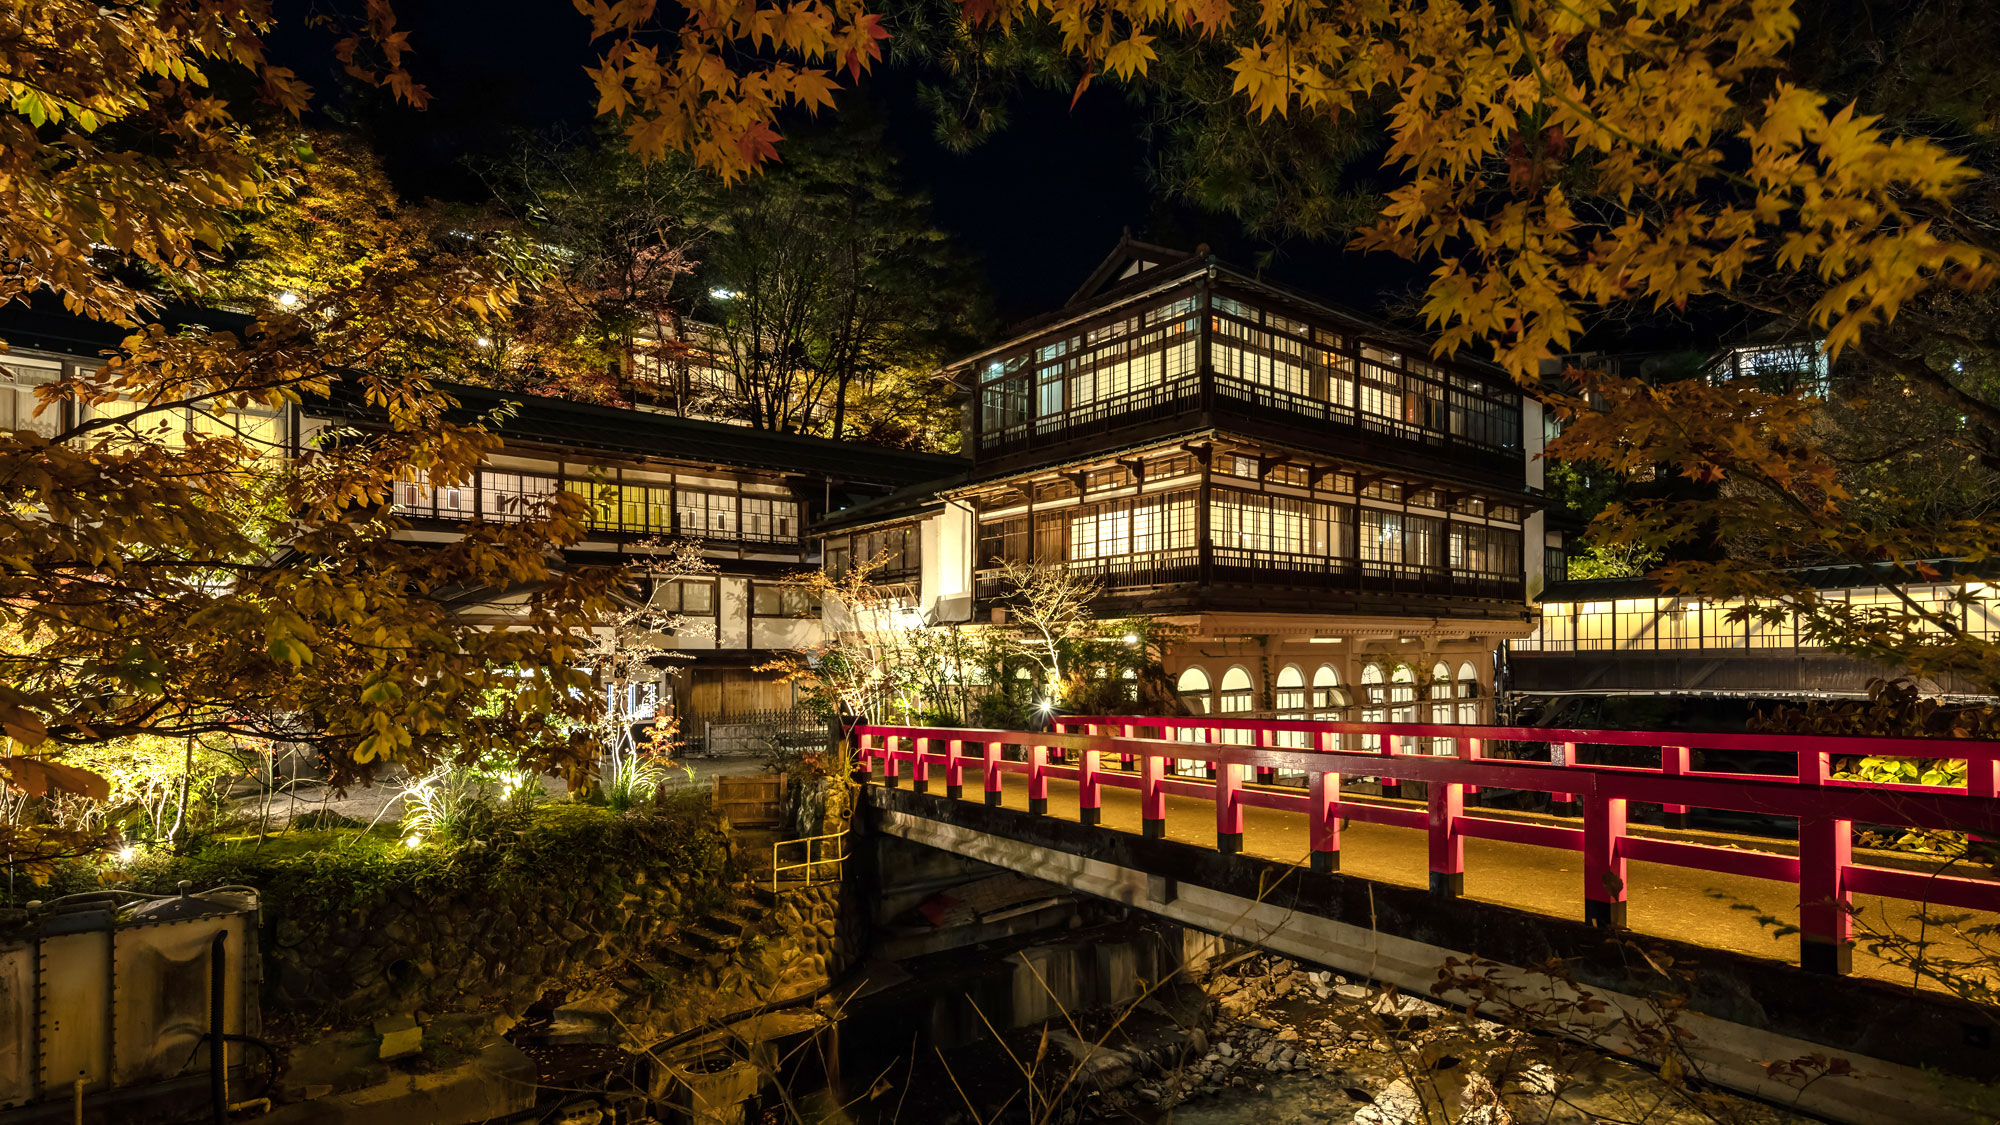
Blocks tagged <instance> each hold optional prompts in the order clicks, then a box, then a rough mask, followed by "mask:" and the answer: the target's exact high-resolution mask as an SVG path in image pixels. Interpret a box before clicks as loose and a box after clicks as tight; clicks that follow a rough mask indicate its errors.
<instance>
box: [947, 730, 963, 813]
mask: <svg viewBox="0 0 2000 1125" xmlns="http://www.w3.org/2000/svg"><path fill="white" fill-rule="evenodd" d="M944 795H945V796H947V797H950V798H951V799H952V800H954V801H956V800H958V799H959V798H961V797H963V796H965V742H964V741H963V740H961V739H957V738H947V739H945V740H944Z"/></svg>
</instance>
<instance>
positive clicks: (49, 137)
mask: <svg viewBox="0 0 2000 1125" xmlns="http://www.w3.org/2000/svg"><path fill="white" fill-rule="evenodd" d="M272 26H273V16H272V11H271V9H270V7H269V6H268V5H265V4H263V3H259V2H255V0H244V2H225V0H191V2H178V3H159V4H146V5H127V6H115V7H103V6H98V5H92V4H81V3H73V2H70V0H8V2H7V3H4V4H0V106H4V110H0V135H4V138H5V144H4V145H0V214H4V221H0V252H4V255H5V258H6V260H7V267H6V270H5V271H4V276H0V304H6V303H12V302H23V301H29V300H35V301H47V300H59V301H60V302H61V303H62V304H63V305H64V306H66V307H67V308H68V309H69V310H70V311H72V312H74V313H78V314H82V315H83V316H85V317H88V318H91V319H94V320H98V321H105V322H111V323H112V324H114V325H117V326H120V328H121V329H122V330H123V331H124V332H126V333H128V335H126V336H125V338H124V340H123V342H122V343H121V344H120V345H119V346H117V347H116V348H113V349H111V350H110V351H109V352H108V353H107V354H106V355H105V356H104V357H103V359H102V362H101V363H99V364H97V365H95V366H92V365H90V364H81V365H73V366H71V367H69V368H67V369H66V370H65V373H64V374H63V375H62V376H61V377H59V378H56V379H54V380H53V381H51V382H47V383H45V384H43V385H41V386H40V387H38V389H37V393H38V395H39V403H40V407H41V411H42V419H43V424H41V425H39V426H38V427H36V428H31V429H19V430H11V429H10V430H4V431H0V545H3V546H0V637H4V638H5V642H6V643H5V644H4V645H0V733H4V735H5V736H6V739H7V740H8V742H7V745H8V746H9V748H10V753H9V754H8V755H7V756H6V757H5V758H4V759H0V769H4V771H5V773H6V775H7V779H8V780H9V782H10V784H11V785H12V786H13V790H12V791H14V792H22V793H27V794H29V795H30V796H34V795H37V794H39V795H41V796H44V797H46V796H48V795H49V794H50V792H51V791H52V790H54V789H68V790H72V791H82V792H89V791H91V790H92V789H93V788H101V786H102V783H101V781H92V780H91V778H90V775H89V774H88V773H87V772H83V771H76V770H73V769H68V767H66V766H65V765H64V763H63V761H62V760H63V759H66V758H68V759H74V758H75V757H76V754H77V752H78V750H79V749H81V748H88V747H97V746H103V745H106V744H109V743H112V742H114V741H116V740H121V739H126V740H129V739H147V738H151V739H161V738H166V739H179V740H186V739H206V738H210V737H214V738H224V739H244V740H253V741H277V742H289V743H294V744H297V745H300V746H303V747H307V748H311V749H313V750H316V751H317V752H319V754H320V755H321V756H322V758H323V759H324V761H325V762H326V764H327V766H328V769H329V774H330V776H331V778H332V780H333V781H334V783H335V784H344V783H346V782H348V781H351V780H355V779H365V778H366V777H367V776H368V775H369V774H370V773H372V772H373V771H374V770H375V769H376V768H378V767H379V766H380V765H382V764H383V763H386V762H390V761H396V762H401V763H406V764H409V765H411V766H412V767H416V768H422V767H423V766H424V765H425V764H427V763H431V762H436V761H441V760H452V759H457V758H464V757H467V756H475V757H476V756H479V755H482V754H485V753H489V752H503V753H505V754H507V755H510V756H512V757H514V758H516V759H517V760H519V761H521V762H522V763H523V764H524V765H528V766H532V767H535V768H541V769H564V770H570V771H572V772H574V771H578V770H580V769H583V768H586V767H587V764H588V762H589V761H590V760H591V759H592V757H593V746H592V743H591V740H590V737H589V733H588V730H587V721H588V720H589V719H590V718H593V717H594V710H595V708H594V707H593V705H592V694H593V693H592V692H591V691H590V690H589V689H590V687H591V683H592V672H591V669H590V668H589V667H588V666H587V664H586V663H585V661H584V649H583V647H582V645H581V641H580V638H581V636H582V635H583V634H584V632H585V631H587V630H588V629H589V627H590V626H591V625H592V624H593V623H594V622H595V621H596V620H597V619H598V618H599V617H600V616H601V615H602V614H603V613H604V612H605V611H606V610H607V608H608V607H609V605H610V604H611V601H610V594H611V590H612V588H613V585H614V584H615V581H616V576H615V575H613V574H611V573H601V572H596V571H591V570H588V569H582V568H574V567H565V566H564V565H563V564H562V563H561V556H560V550H561V548H562V547H563V546H565V545H567V544H570V543H573V542H575V541H577V540H578V539H579V538H580V537H581V536H582V534H583V527H584V523H583V521H584V513H583V511H582V510H581V502H580V501H579V500H577V499H575V498H572V497H568V496H557V497H554V498H552V499H551V500H550V501H549V503H548V504H547V505H546V507H543V508H539V509H535V510H530V511H522V512H519V513H515V514H516V515H518V516H519V517H521V518H520V519H519V520H518V522H507V523H487V524H477V523H476V524H473V525H470V526H468V527H467V529H466V530H465V533H464V535H463V536H462V537H460V538H459V539H457V540H455V541H452V542H448V543H441V544H419V543H415V542H410V541H407V540H405V539H402V538H399V536H398V534H397V532H398V531H399V529H400V528H401V526H402V524H401V521H400V520H399V519H398V518H397V517H396V515H395V514H394V511H393V509H392V508H391V506H390V504H391V495H392V488H393V487H394V486H395V485H396V484H397V482H399V481H418V482H423V483H424V484H426V485H428V486H440V485H452V484H463V483H465V482H467V481H468V480H469V479H470V478H471V475H472V474H473V473H475V472H476V471H477V467H478V465H479V463H480V460H481V458H482V457H483V456H485V455H486V454H488V453H489V452H491V451H492V450H493V449H494V448H495V447H496V442H497V439H496V438H494V436H493V435H492V434H491V433H490V432H489V431H488V429H487V428H485V426H483V425H482V424H481V423H482V421H484V420H483V419H469V418H466V417H464V416H463V415H462V413H459V412H455V410H454V407H455V404H454V403H453V401H452V400H451V398H450V397H449V396H448V395H447V394H445V393H443V392H442V391H440V390H439V389H438V387H437V385H436V383H435V382H434V378H435V374H436V372H435V368H434V362H435V360H436V359H437V357H438V356H439V355H440V354H443V353H446V352H448V351H450V350H451V348H452V346H453V343H454V341H456V340H458V339H460V338H461V337H462V336H463V335H464V334H465V333H466V332H467V331H468V330H475V331H476V330H477V328H478V326H480V325H494V324H498V323H501V322H503V321H504V320H505V318H506V317H507V316H508V315H509V312H510V309H511V308H512V305H513V302H514V301H515V298H516V293H517V287H516V279H515V276H514V274H513V272H512V271H511V270H510V268H509V266H508V263H507V262H506V261H505V260H504V258H503V257H502V256H500V255H498V254H495V253H492V252H489V251H490V248H489V247H488V246H486V245H483V244H481V243H479V242H478V241H477V240H474V241H472V242H469V243H467V244H465V245H463V246H457V247H440V246H438V245H436V244H431V245H426V246H423V247H421V248H420V252H410V253H405V252H403V250H404V249H405V248H403V247H399V246H395V245H387V244H385V245H377V246H374V247H373V249H374V251H375V252H373V253H371V254H368V255H365V256H359V255H352V254H351V251H352V249H353V248H354V247H356V246H359V245H361V244H362V243H364V242H369V241H370V240H369V239H367V238H363V237H362V234H359V233H356V232H353V231H350V230H348V229H347V227H346V222H345V220H337V221H336V222H335V223H334V224H333V225H335V226H337V227H339V228H340V233H341V234H343V235H348V234H353V235H354V236H355V238H357V239H359V240H360V241H358V242H353V243H337V242H330V241H328V240H327V238H326V236H325V235H324V234H323V232H322V231H321V229H319V228H318V226H317V224H319V223H320V222H321V221H322V216H321V215H319V213H318V212H317V210H316V208H317V206H318V204H317V202H316V200H317V199H318V198H319V197H317V196H315V195H313V194H312V193H313V192H314V191H316V190H317V188H316V187H315V185H314V184H313V183H312V182H311V170H310V169H309V168H302V167H301V164H302V163H304V162H301V161H294V160H291V159H290V158H289V156H287V155H286V154H293V153H297V151H298V146H297V143H296V142H297V139H298V136H299V132H298V129H297V126H296V124H295V121H296V116H297V114H298V113H299V111H300V110H301V109H302V107H303V106H304V105H305V102H306V98H307V97H308V93H309V92H308V91H307V90H306V88H305V87H304V86H303V84H301V83H300V82H299V81H298V80H297V79H296V77H295V76H294V75H292V74H291V73H290V72H289V71H287V70H286V69H285V68H283V67H281V66H277V65H275V64H273V63H272V62H271V61H270V60H269V59H268V57H267V56H266V53H265V50H264V43H263V37H264V36H265V35H266V34H268V33H269V32H270V30H271V28H272ZM350 30H351V34H349V33H346V32H342V34H343V36H344V37H343V38H341V39H340V40H339V41H338V42H337V43H336V44H335V45H334V50H335V52H336V54H337V55H338V57H339V58H340V59H341V61H342V63H343V65H344V66H345V67H346V68H347V70H348V72H349V73H350V75H352V76H354V77H355V78H357V79H358V80H364V81H368V82H370V83H373V84H379V85H382V86H383V87H384V88H386V89H389V90H391V91H392V92H394V93H395V94H396V95H397V96H399V97H401V98H403V99H405V100H409V101H420V100H421V98H422V96H423V93H422V90H421V88H420V87H419V86H417V85H416V84H415V83H414V82H413V81H412V80H411V79H410V78H409V76H408V74H407V73H406V72H405V71H404V70H403V69H402V63H403V62H404V61H405V59H406V55H407V50H408V45H407V42H406V41H405V40H404V38H403V37H402V35H401V33H400V32H398V31H396V30H395V26H394V22H393V15H392V14H391V13H390V11H389V9H388V7H387V6H386V5H384V4H380V3H370V4H369V5H368V6H367V9H366V13H365V16H364V23H363V25H362V26H360V27H358V28H354V29H350ZM365 171H366V170H365V169H363V172H364V173H365ZM356 183H360V184H362V185H363V186H362V187H361V188H359V189H357V188H355V184H356ZM368 190H372V189H370V188H368V187H366V176H365V174H364V175H363V176H362V177H361V178H360V179H359V180H351V181H350V182H349V183H348V185H347V190H346V194H347V196H349V197H352V196H354V195H357V194H366V193H367V191H368ZM300 193H304V194H300ZM288 200H290V201H292V202H293V203H297V204H298V205H299V206H298V207H297V209H296V210H294V211H292V212H289V213H286V214H284V215H280V216H277V217H276V218H273V219H272V221H270V222H264V223H262V224H261V225H260V219H265V218H271V215H270V212H271V211H272V209H274V208H281V207H284V206H285V205H286V204H287V201H288ZM246 231H247V232H248V233H247V234H246ZM246 238H247V239H248V241H249V243H250V244H252V245H255V244H257V243H258V241H259V240H260V239H262V240H264V244H265V245H267V246H276V247H280V248H285V247H292V248H298V249H300V250H301V252H299V253H287V252H281V253H275V254H270V255H266V256H264V257H262V258H256V257H255V256H254V255H253V261H252V262H251V267H252V268H251V269H249V270H247V271H244V272H238V273H231V272H229V271H227V270H223V271H214V270H211V268H210V267H211V266H213V265H215V264H216V263H218V262H219V261H221V259H222V256H223V255H225V254H226V253H227V252H229V251H230V250H231V248H232V246H238V245H239V244H240V243H241V242H242V241H243V240H245V239H246ZM273 263H277V264H278V265H279V266H280V267H289V268H292V269H293V272H292V273H283V272H274V273H266V274H262V275H260V274H258V273H256V272H255V271H256V270H257V269H263V268H266V267H270V266H271V265H272V264H273ZM292 284H296V285H298V287H299V289H300V290H302V291H300V292H296V293H295V294H294V295H295V297H296V298H297V299H296V300H292V301H289V302H287V301H280V300H278V299H277V298H278V296H279V294H277V293H272V292H269V288H270V287H273V286H277V285H292ZM232 286H233V287H235V288H234V289H233V290H232V288H231V287H232ZM232 291H233V292H235V293H238V294H242V295H247V296H250V297H255V296H256V295H257V294H258V293H259V292H260V291H262V295H263V297H264V298H265V300H264V301H263V302H261V303H260V304H259V305H258V311H257V312H255V313H252V314H249V315H243V316H234V315H221V314H217V315H215V316H208V317H205V318H204V319H203V322H202V323H194V324H187V325H180V326H176V327H174V328H170V327H169V326H168V325H166V324H164V323H160V322H157V321H156V320H155V319H154V317H155V314H156V313H157V311H158V310H160V309H162V308H163V307H164V306H165V304H166V300H167V298H168V297H169V296H170V295H173V294H193V295H195V296H199V297H206V296H211V295H226V294H227V293H229V292H232ZM149 321H150V323H149ZM307 404H310V405H311V407H312V409H311V410H310V411H308V412H306V413H305V414H301V413H300V411H299V409H298V408H300V407H302V406H304V405H307ZM336 406H338V407H340V408H341V409H340V410H339V411H337V412H336V414H337V416H340V417H345V418H347V419H348V421H345V422H336V423H335V424H330V425H323V426H317V427H315V426H313V425H300V424H299V422H300V419H301V418H310V417H325V416H327V412H328V410H329V409H330V408H332V407H336ZM43 430H46V431H48V432H46V433H45V432H41V431H43ZM482 600H486V601H496V600H497V601H503V602H505V603H506V605H505V608H504V609H503V610H502V611H501V612H502V613H503V615H504V620H503V621H502V622H501V624H502V626H503V627H498V628H495V627H491V625H490V624H481V623H477V622H475V621H473V620H470V619H469V618H468V615H467V614H466V613H465V611H464V610H465V607H466V606H467V605H468V604H477V603H479V602H480V601H482ZM99 795H100V796H101V795H102V794H101V793H99ZM0 834H4V836H5V839H4V841H0V844H4V847H5V849H6V850H8V851H9V852H10V854H12V855H14V856H15V857H16V858H17V861H19V862H24V863H27V864H29V865H30V869H31V870H33V866H32V865H34V864H36V863H41V862H44V861H46V859H48V858H49V857H51V856H53V855H58V854H68V853H70V852H73V851H75V850H78V849H80V848H86V847H89V846H94V845H95V844H96V843H97V842H98V841H95V840H92V839H86V838H84V835H81V834H78V833H76V832H71V831H66V830H63V829H60V828H58V827H56V826H53V825H51V824H47V823H41V824H36V823H30V822H28V821H20V820H10V821H9V822H8V823H7V824H6V825H5V826H4V833H0Z"/></svg>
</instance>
